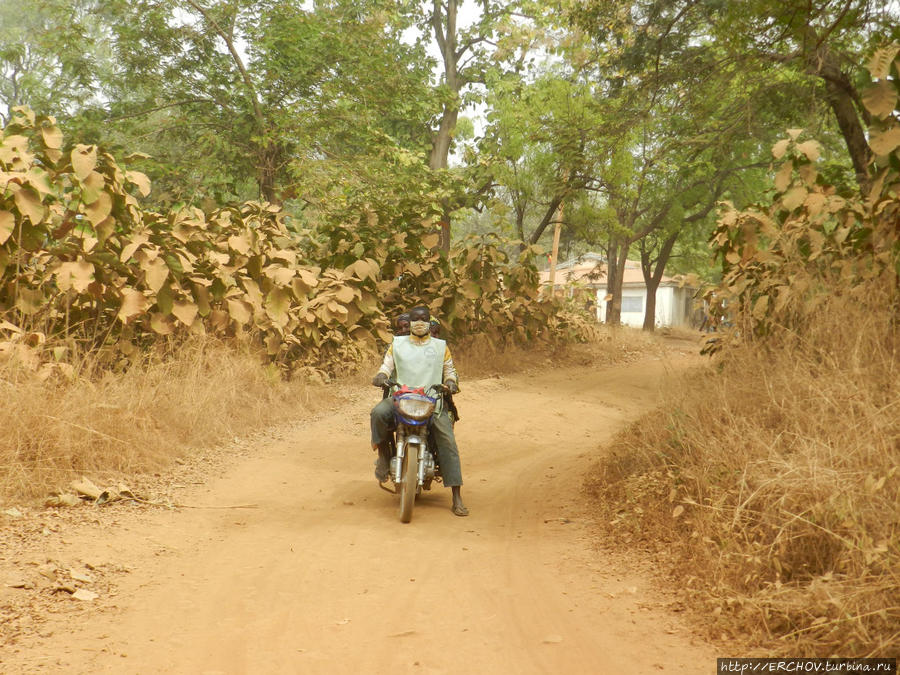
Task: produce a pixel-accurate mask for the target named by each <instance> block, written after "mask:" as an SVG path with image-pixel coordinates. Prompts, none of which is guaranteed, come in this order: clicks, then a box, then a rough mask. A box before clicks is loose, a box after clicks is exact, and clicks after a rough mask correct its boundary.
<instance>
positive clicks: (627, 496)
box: [588, 284, 900, 656]
mask: <svg viewBox="0 0 900 675" xmlns="http://www.w3.org/2000/svg"><path fill="white" fill-rule="evenodd" d="M861 290H862V291H863V293H862V294H860V293H856V294H854V295H853V297H851V296H849V295H847V294H835V295H833V296H831V297H830V298H829V299H828V300H827V302H826V303H825V304H824V305H823V306H822V307H821V308H820V309H819V310H818V311H816V312H815V313H814V314H811V315H810V316H809V317H808V319H807V320H808V323H807V325H806V326H805V327H804V328H803V330H802V331H793V332H788V333H786V334H784V335H783V336H781V338H780V339H779V340H777V341H775V340H773V341H770V342H767V343H765V344H761V343H758V342H757V343H750V344H749V345H744V346H743V347H740V348H736V349H731V350H727V352H726V353H725V354H724V355H723V356H722V357H721V358H720V359H719V360H718V361H716V362H713V363H710V364H709V365H708V366H707V367H705V368H703V369H702V370H700V371H697V372H693V373H691V374H690V375H689V376H687V377H686V378H685V379H684V381H682V382H680V383H678V385H677V386H676V387H674V388H673V390H672V391H671V392H670V394H669V397H668V400H667V401H666V402H665V404H664V405H663V406H662V408H661V409H660V410H658V411H657V412H656V413H654V414H653V415H650V416H648V417H646V418H645V419H643V420H641V421H640V422H639V423H637V424H635V425H634V426H633V427H631V428H630V429H628V430H627V431H626V432H625V433H623V434H621V435H620V436H619V437H618V438H617V440H616V441H615V443H614V444H613V447H612V448H611V452H610V454H609V456H608V457H607V458H606V459H605V460H604V461H603V462H602V464H601V465H600V466H598V467H597V470H596V472H595V473H594V475H592V477H591V479H590V480H589V483H588V485H589V489H590V490H591V491H592V492H593V494H594V495H595V496H596V497H597V498H598V505H599V506H600V508H602V509H604V510H605V511H606V514H605V516H606V517H605V518H604V519H603V521H604V524H605V527H606V528H607V530H608V534H610V535H616V536H621V535H623V534H624V535H625V536H627V537H638V538H641V539H643V540H645V541H648V542H656V543H659V544H663V545H664V549H662V548H661V549H660V550H661V551H663V550H665V555H664V557H663V558H662V559H663V560H665V561H666V564H667V566H668V571H669V572H670V573H671V574H673V575H674V578H675V579H676V583H677V585H678V586H679V587H682V588H685V589H687V591H686V592H687V593H688V594H689V595H690V600H691V602H690V604H692V605H694V606H695V607H697V608H698V609H699V611H700V612H701V613H702V615H703V619H702V621H703V624H704V625H706V626H707V627H709V629H710V630H711V631H712V633H713V634H714V635H715V636H720V635H722V634H723V633H724V634H725V635H726V636H729V637H732V638H739V639H743V640H745V641H746V643H747V644H748V646H750V647H755V648H756V651H757V652H759V653H764V654H781V655H787V654H792V655H819V656H826V655H834V656H866V655H871V656H874V655H880V656H884V655H887V656H890V655H895V654H897V653H898V652H900V475H898V468H897V467H898V465H900V336H898V328H897V323H896V317H895V316H893V310H890V309H889V308H891V307H892V306H893V307H896V302H897V298H896V290H895V289H884V288H878V287H877V286H875V285H874V284H870V285H869V286H868V287H866V288H862V289H861ZM861 297H864V298H865V299H864V300H862V301H861V300H860V298H861Z"/></svg>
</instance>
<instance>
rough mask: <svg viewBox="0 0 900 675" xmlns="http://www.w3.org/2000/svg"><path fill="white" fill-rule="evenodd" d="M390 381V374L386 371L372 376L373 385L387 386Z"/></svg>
mask: <svg viewBox="0 0 900 675" xmlns="http://www.w3.org/2000/svg"><path fill="white" fill-rule="evenodd" d="M387 381H388V376H387V375H385V374H384V373H378V374H377V375H376V376H375V377H373V378H372V386H373V387H386V386H387Z"/></svg>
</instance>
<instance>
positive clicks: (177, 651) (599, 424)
mask: <svg viewBox="0 0 900 675" xmlns="http://www.w3.org/2000/svg"><path fill="white" fill-rule="evenodd" d="M680 358H681V359H682V360H683V358H684V357H680ZM678 365H679V357H675V358H671V359H670V358H666V359H661V358H657V357H646V358H643V359H642V360H640V361H638V362H635V363H630V364H624V365H618V366H610V367H604V368H594V367H580V368H566V369H563V370H560V371H557V372H552V373H544V374H541V375H531V376H525V375H520V376H513V377H507V378H500V379H485V380H479V381H474V382H468V383H464V391H463V393H462V394H461V395H460V396H459V397H458V401H459V405H460V412H461V416H462V420H461V422H460V423H459V425H458V426H457V434H458V440H459V445H460V448H461V449H462V459H463V475H464V478H465V480H466V484H465V487H464V489H463V490H464V492H463V494H464V497H465V498H466V502H467V505H468V506H469V508H470V510H471V513H472V515H471V516H470V517H469V518H457V517H455V516H453V515H452V514H451V513H450V511H449V508H448V507H449V502H450V499H449V491H448V490H445V489H443V488H438V489H437V490H433V491H432V492H430V493H426V494H425V496H424V497H423V498H421V499H420V500H419V501H417V504H416V507H415V512H414V515H413V520H412V523H410V524H408V525H403V524H401V523H400V522H399V520H398V518H397V513H396V511H397V508H396V502H395V497H393V496H392V495H389V494H388V493H386V492H383V491H381V490H379V489H378V488H377V486H376V484H375V482H374V479H373V478H372V477H371V476H372V468H371V467H372V462H373V455H372V453H371V452H368V451H366V450H365V447H366V442H367V412H368V409H369V408H370V406H371V405H372V404H373V403H374V402H375V400H376V399H377V392H375V391H374V390H372V389H369V390H366V391H359V392H358V394H357V395H355V396H354V399H353V400H351V401H348V402H347V404H346V407H345V408H344V409H342V410H341V411H340V412H339V414H334V413H330V414H327V415H322V416H320V417H319V418H318V419H316V420H313V421H309V422H306V423H303V424H298V425H297V426H296V427H295V428H293V430H292V431H291V433H290V434H288V435H287V436H286V437H285V438H284V439H283V440H281V441H279V442H275V443H272V444H270V445H266V446H261V447H258V448H256V449H254V451H253V452H252V453H248V455H247V456H245V457H242V458H240V459H239V460H238V461H236V462H234V463H233V465H232V466H231V468H230V469H229V470H228V471H227V472H224V474H223V475H221V476H219V477H215V478H211V479H210V480H209V482H208V483H207V484H206V486H205V487H202V488H195V489H194V491H193V494H192V495H191V496H190V498H191V499H192V500H193V501H194V503H196V504H206V505H223V504H242V503H254V504H257V505H258V508H255V509H252V510H250V509H246V510H230V509H193V510H177V511H161V510H151V511H144V512H142V513H140V514H137V516H136V517H135V518H125V517H123V518H122V519H121V521H120V522H116V523H112V524H108V525H105V526H104V527H103V528H102V529H103V531H102V532H98V531H97V530H98V529H100V528H97V527H94V528H93V530H91V529H88V530H85V531H83V532H81V531H79V532H75V533H70V535H69V539H68V540H66V541H65V542H64V544H65V545H66V546H67V548H66V551H67V552H68V553H67V554H66V555H68V556H69V557H70V558H73V557H77V556H78V555H79V551H81V554H82V556H83V555H87V551H90V552H91V553H90V554H91V555H93V556H95V557H98V558H102V559H104V560H117V561H120V562H121V564H122V565H123V566H124V567H127V568H129V569H130V573H129V574H125V575H122V578H121V579H120V580H118V581H117V585H116V587H115V590H116V592H115V595H114V598H112V600H110V601H108V602H107V603H106V604H105V605H104V604H103V598H101V599H100V600H98V601H97V603H95V604H94V605H93V606H92V607H91V608H90V609H89V610H88V609H85V610H84V612H82V614H80V615H79V616H78V617H77V618H76V619H74V620H73V618H72V617H68V618H66V617H61V618H60V619H59V620H58V621H56V625H54V624H53V622H52V621H51V624H50V626H49V628H48V629H46V630H45V632H44V636H45V639H43V640H41V641H39V642H37V643H35V644H34V645H32V646H30V647H29V648H28V649H20V650H19V651H17V652H16V653H14V654H12V655H9V654H8V655H7V657H8V658H7V660H6V665H5V666H3V668H4V672H19V671H21V672H64V673H87V672H92V673H98V672H99V673H192V674H193V673H206V674H213V673H229V674H230V673H329V674H332V673H389V672H391V673H397V672H400V673H406V672H409V673H451V672H452V673H564V672H567V673H629V674H635V675H640V674H642V673H660V672H674V673H700V672H711V670H712V668H714V665H715V660H714V658H715V656H714V652H713V650H712V648H711V647H709V646H707V645H704V644H702V643H700V642H699V641H697V640H695V639H694V638H692V637H691V636H690V634H689V632H688V630H687V629H686V628H684V627H683V626H681V625H680V624H679V619H678V617H677V616H676V615H674V614H672V613H669V612H666V611H664V610H663V609H662V608H661V607H660V605H661V603H660V602H659V598H658V597H655V596H654V595H653V591H652V587H651V586H650V585H649V584H648V582H647V581H646V579H644V578H643V577H641V576H640V574H639V573H637V572H635V571H633V570H629V569H625V568H624V565H623V564H622V562H621V559H620V561H619V562H613V561H611V560H609V559H608V558H606V557H605V556H604V555H603V554H601V553H599V552H598V551H597V550H596V547H595V541H594V540H593V538H592V536H591V532H590V525H589V523H590V519H589V513H588V512H587V511H586V510H585V506H584V498H583V495H581V494H580V489H581V481H582V476H583V475H584V473H585V471H586V469H587V467H588V465H589V463H590V461H591V458H592V455H593V454H595V453H596V451H597V448H598V446H599V444H600V443H602V442H603V441H605V440H606V439H608V438H609V437H610V436H611V435H612V434H613V433H614V432H615V431H616V430H617V429H619V428H621V426H622V425H623V424H624V423H626V422H627V421H629V420H632V419H634V418H635V417H636V416H637V415H638V414H639V413H640V412H641V411H643V410H646V409H647V408H648V407H649V406H650V405H652V404H653V402H654V401H655V399H656V395H657V388H658V385H659V382H660V380H661V378H662V377H663V376H664V375H665V373H666V372H667V371H668V370H670V369H671V368H672V367H673V366H676V367H677V366H678ZM60 555H61V554H60ZM73 559H74V558H73Z"/></svg>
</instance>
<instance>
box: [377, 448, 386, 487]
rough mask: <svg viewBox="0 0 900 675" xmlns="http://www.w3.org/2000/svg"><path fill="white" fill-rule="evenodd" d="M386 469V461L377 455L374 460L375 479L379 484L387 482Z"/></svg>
mask: <svg viewBox="0 0 900 675" xmlns="http://www.w3.org/2000/svg"><path fill="white" fill-rule="evenodd" d="M388 467H389V465H388V461H387V460H386V459H385V458H384V457H382V456H381V455H378V459H376V460H375V478H376V479H377V480H378V482H379V483H383V482H384V481H386V480H387V477H388Z"/></svg>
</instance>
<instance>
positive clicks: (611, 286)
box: [606, 238, 631, 325]
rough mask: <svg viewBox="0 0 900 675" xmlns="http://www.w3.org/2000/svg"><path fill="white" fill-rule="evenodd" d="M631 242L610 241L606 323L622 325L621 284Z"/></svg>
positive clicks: (623, 280) (607, 259)
mask: <svg viewBox="0 0 900 675" xmlns="http://www.w3.org/2000/svg"><path fill="white" fill-rule="evenodd" d="M630 247H631V242H630V241H629V240H628V239H626V238H623V239H616V238H613V239H610V244H609V253H608V255H607V257H606V264H607V270H608V271H607V275H606V294H607V295H608V296H610V299H609V300H608V301H607V303H606V323H608V324H611V325H613V324H619V323H622V284H623V283H624V282H625V263H626V262H627V261H628V249H629V248H630Z"/></svg>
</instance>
